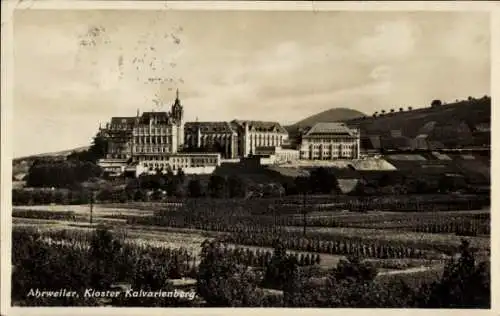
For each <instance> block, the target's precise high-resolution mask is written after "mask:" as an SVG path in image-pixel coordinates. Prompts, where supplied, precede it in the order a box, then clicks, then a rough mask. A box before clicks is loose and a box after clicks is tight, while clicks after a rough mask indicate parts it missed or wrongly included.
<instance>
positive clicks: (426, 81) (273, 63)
mask: <svg viewBox="0 0 500 316" xmlns="http://www.w3.org/2000/svg"><path fill="white" fill-rule="evenodd" d="M56 13H57V14H56ZM233 14H236V15H237V16H236V17H234V16H233ZM483 20H484V21H483ZM16 21H17V22H16V25H15V29H14V31H15V34H14V36H15V43H14V44H15V61H14V62H15V65H14V67H15V96H14V97H15V116H14V119H15V121H16V122H15V132H16V135H24V136H22V137H21V136H19V141H16V142H15V146H16V149H15V151H16V152H17V153H21V152H23V153H28V152H29V151H31V150H34V148H31V146H30V141H29V140H30V136H29V135H32V136H31V137H32V138H33V139H35V138H36V139H38V137H40V135H42V134H43V137H46V139H51V140H54V141H51V142H45V143H46V144H45V145H40V147H37V151H40V150H41V149H40V148H42V147H43V146H46V148H49V147H50V150H57V149H58V148H61V149H63V148H69V147H73V144H74V143H78V144H81V143H82V142H86V141H88V140H89V139H90V138H91V137H92V136H93V133H94V132H95V126H96V124H97V122H98V121H105V120H107V119H109V117H110V116H113V115H114V116H124V115H135V112H136V109H137V108H139V109H141V110H142V111H144V110H151V109H152V108H154V107H155V105H154V102H153V100H159V101H160V103H161V104H162V105H163V107H162V108H161V109H162V110H168V109H169V107H170V105H171V103H172V101H173V98H174V97H175V89H177V88H179V89H180V92H181V99H182V102H183V104H184V106H185V114H186V120H188V121H189V120H194V119H195V117H198V118H199V119H200V120H230V119H233V118H235V117H238V118H252V119H265V120H277V121H281V122H293V121H297V120H300V119H302V118H304V117H306V116H308V115H311V114H315V113H317V112H320V111H324V110H327V109H330V108H332V107H337V106H339V107H351V108H353V109H357V110H361V111H362V112H365V113H368V114H369V113H372V112H374V111H377V110H378V111H380V110H381V109H382V108H385V109H386V110H387V109H388V108H390V107H393V106H394V104H405V105H406V106H407V105H411V106H413V107H418V106H419V105H426V104H428V102H429V100H432V99H433V98H435V97H436V96H439V97H440V98H442V99H443V100H446V99H447V98H452V99H455V98H456V97H459V96H460V95H462V94H466V95H475V94H477V93H479V95H483V94H484V93H487V92H488V91H487V90H489V41H488V36H489V33H488V31H487V30H488V26H489V25H488V23H489V22H488V19H487V15H477V14H472V15H471V14H469V13H467V14H459V13H449V12H448V13H439V12H438V13H436V12H433V13H429V12H427V13H426V12H422V13H412V14H405V13H398V12H392V13H387V12H386V13H377V12H371V13H367V12H364V13H363V14H358V13H354V12H331V14H330V13H328V12H322V13H321V14H318V15H313V14H310V13H307V14H306V13H301V12H295V13H293V14H292V13H286V12H284V13H283V12H282V13H280V14H275V13H274V12H238V13H235V12H230V13H227V14H226V13H225V12H203V13H200V12H194V11H193V12H187V11H186V12H184V11H176V12H175V14H174V12H170V11H168V12H160V13H158V12H156V13H153V12H147V11H144V12H138V11H137V12H136V11H133V12H132V11H127V12H124V11H113V12H112V11H110V12H104V11H102V12H101V11H92V12H91V11H88V12H86V11H85V12H82V11H80V12H72V11H67V12H65V13H64V14H63V15H61V14H60V12H53V13H50V12H46V13H41V12H40V11H36V10H32V12H29V11H26V12H24V13H23V17H22V18H21V19H20V20H19V19H18V18H16ZM123 21H127V23H123ZM221 22H224V23H221ZM227 25H230V26H229V27H227ZM180 26H181V27H182V30H181V28H180ZM82 40H83V43H85V44H83V43H82ZM463 74H467V75H466V76H464V75H463ZM457 95H458V96H457ZM157 109H158V110H159V109H160V108H157ZM42 114H43V115H42ZM25 115H26V116H25ZM27 117H29V118H30V120H33V122H35V121H36V123H33V124H28V123H27V119H26V118H27ZM76 118H77V119H76ZM58 120H59V121H64V122H72V123H71V124H69V123H64V124H59V125H58V124H56V122H57V121H58ZM75 122H78V123H75ZM44 126H45V130H44V131H43V133H39V132H38V130H37V129H40V128H43V127H44ZM75 126H81V128H78V129H75ZM62 134H64V135H69V136H65V137H58V136H59V135H62ZM16 137H18V136H16ZM21 138H22V139H21ZM58 139H61V140H58ZM56 140H57V141H56ZM41 143H44V142H43V141H41ZM57 147H58V148H57ZM47 151H49V149H47Z"/></svg>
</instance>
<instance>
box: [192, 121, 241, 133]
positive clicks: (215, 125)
mask: <svg viewBox="0 0 500 316" xmlns="http://www.w3.org/2000/svg"><path fill="white" fill-rule="evenodd" d="M198 128H199V129H200V132H201V133H203V134H220V133H226V134H227V133H231V134H232V133H234V129H233V128H232V126H231V124H230V123H229V122H186V123H185V124H184V131H185V132H187V133H196V132H197V131H198Z"/></svg>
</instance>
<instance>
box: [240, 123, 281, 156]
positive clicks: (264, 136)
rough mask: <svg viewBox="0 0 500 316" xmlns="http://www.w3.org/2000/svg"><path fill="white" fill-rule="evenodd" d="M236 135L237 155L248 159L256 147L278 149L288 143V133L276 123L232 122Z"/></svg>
mask: <svg viewBox="0 0 500 316" xmlns="http://www.w3.org/2000/svg"><path fill="white" fill-rule="evenodd" d="M231 126H233V129H234V130H235V131H236V133H237V134H238V155H239V156H240V157H248V156H250V155H254V154H255V153H256V149H257V148H258V147H280V146H282V145H283V144H285V143H287V142H288V132H287V131H286V130H285V128H283V126H281V125H280V124H279V123H278V122H264V121H242V120H233V121H231Z"/></svg>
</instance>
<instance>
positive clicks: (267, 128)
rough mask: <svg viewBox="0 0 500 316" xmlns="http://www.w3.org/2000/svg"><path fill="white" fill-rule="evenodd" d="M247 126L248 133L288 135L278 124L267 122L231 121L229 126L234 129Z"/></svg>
mask: <svg viewBox="0 0 500 316" xmlns="http://www.w3.org/2000/svg"><path fill="white" fill-rule="evenodd" d="M245 123H246V124H248V130H249V131H255V132H276V133H283V134H288V132H287V131H286V129H285V128H284V127H283V126H281V124H280V123H278V122H267V121H246V120H233V121H231V125H232V126H234V127H236V128H235V129H239V130H241V129H243V128H244V124H245Z"/></svg>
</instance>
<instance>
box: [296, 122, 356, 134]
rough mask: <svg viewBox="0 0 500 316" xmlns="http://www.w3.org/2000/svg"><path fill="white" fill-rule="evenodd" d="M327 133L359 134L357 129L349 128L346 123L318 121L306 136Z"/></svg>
mask: <svg viewBox="0 0 500 316" xmlns="http://www.w3.org/2000/svg"><path fill="white" fill-rule="evenodd" d="M325 134H335V135H349V136H355V135H356V134H357V130H355V129H352V128H349V127H348V126H347V125H345V124H344V123H338V122H319V123H316V124H315V125H314V126H313V127H312V128H311V129H310V130H309V131H307V132H306V134H305V135H304V136H305V137H307V136H314V135H325Z"/></svg>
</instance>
